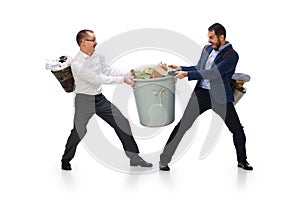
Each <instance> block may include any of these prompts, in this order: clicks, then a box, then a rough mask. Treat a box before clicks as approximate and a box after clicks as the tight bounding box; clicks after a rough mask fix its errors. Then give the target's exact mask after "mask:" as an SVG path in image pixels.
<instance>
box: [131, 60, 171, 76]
mask: <svg viewBox="0 0 300 200" xmlns="http://www.w3.org/2000/svg"><path fill="white" fill-rule="evenodd" d="M167 75H168V65H167V64H166V63H163V62H160V63H158V64H157V65H156V66H154V67H153V66H146V67H145V68H144V69H143V70H134V69H132V70H130V76H131V77H132V78H133V79H153V78H160V77H165V76H167Z"/></svg>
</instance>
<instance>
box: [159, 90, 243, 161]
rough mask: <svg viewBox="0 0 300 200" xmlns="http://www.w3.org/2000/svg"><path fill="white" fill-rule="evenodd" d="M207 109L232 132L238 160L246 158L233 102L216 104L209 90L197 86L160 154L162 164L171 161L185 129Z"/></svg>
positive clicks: (241, 127)
mask: <svg viewBox="0 0 300 200" xmlns="http://www.w3.org/2000/svg"><path fill="white" fill-rule="evenodd" d="M209 109H212V110H213V111H214V112H216V113H217V114H218V115H219V116H220V117H221V118H222V119H223V121H224V122H225V124H226V126H227V127H228V129H229V130H230V132H231V133H232V134H233V143H234V146H235V149H236V154H237V160H238V162H242V161H245V160H246V159H247V156H246V147H245V145H246V136H245V133H244V129H243V126H242V125H241V123H240V120H239V117H238V115H237V112H236V110H235V108H234V105H233V103H232V102H230V103H227V104H218V103H216V102H214V101H213V100H212V99H211V97H210V94H209V90H206V89H202V88H200V87H199V88H197V89H195V90H194V92H193V93H192V95H191V98H190V100H189V103H188V105H187V107H186V109H185V111H184V113H183V116H182V119H181V120H180V122H179V123H178V124H177V125H176V126H175V128H174V130H173V131H172V133H171V135H170V137H169V139H168V141H167V144H166V146H165V147H164V150H163V152H162V154H161V155H160V162H161V163H162V164H168V163H169V162H171V159H172V156H173V155H174V153H175V151H176V149H177V147H178V145H179V143H180V141H181V139H182V137H183V136H184V134H185V133H186V131H187V130H188V129H189V128H190V127H191V126H192V125H193V123H194V121H195V120H196V119H197V117H198V116H199V115H201V114H202V113H203V112H205V111H207V110H209Z"/></svg>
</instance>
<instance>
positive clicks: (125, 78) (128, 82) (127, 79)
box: [124, 76, 134, 86]
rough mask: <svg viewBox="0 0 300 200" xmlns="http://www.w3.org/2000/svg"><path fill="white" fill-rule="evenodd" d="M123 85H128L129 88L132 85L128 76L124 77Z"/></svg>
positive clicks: (132, 82)
mask: <svg viewBox="0 0 300 200" xmlns="http://www.w3.org/2000/svg"><path fill="white" fill-rule="evenodd" d="M124 83H126V84H128V85H130V86H132V85H134V81H133V80H132V79H131V78H130V77H128V76H125V77H124Z"/></svg>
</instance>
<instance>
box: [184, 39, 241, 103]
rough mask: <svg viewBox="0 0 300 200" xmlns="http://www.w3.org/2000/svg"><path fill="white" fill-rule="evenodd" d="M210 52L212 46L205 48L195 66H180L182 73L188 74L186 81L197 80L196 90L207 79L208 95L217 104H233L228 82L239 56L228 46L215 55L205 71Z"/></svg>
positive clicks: (230, 87) (231, 90)
mask: <svg viewBox="0 0 300 200" xmlns="http://www.w3.org/2000/svg"><path fill="white" fill-rule="evenodd" d="M212 50H213V49H212V45H209V46H207V47H206V48H204V50H203V51H202V54H201V57H200V60H199V62H198V64H197V65H195V66H190V67H184V66H181V68H182V70H183V71H187V72H188V80H198V82H197V84H196V88H197V87H200V86H199V85H200V81H201V79H209V80H210V87H211V90H210V94H211V97H212V98H213V100H214V101H216V102H217V103H219V104H225V103H228V102H233V101H234V97H233V88H232V86H231V84H230V81H231V77H232V75H233V74H234V72H235V68H236V65H237V62H238V60H239V55H238V53H237V52H236V51H235V50H233V48H232V45H231V44H229V45H228V46H227V47H225V48H224V49H223V50H222V51H221V52H220V53H219V54H218V55H217V57H216V58H215V60H214V65H213V66H212V68H211V69H209V70H205V64H206V61H207V58H208V56H209V54H210V53H211V51H212Z"/></svg>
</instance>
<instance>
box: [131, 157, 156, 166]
mask: <svg viewBox="0 0 300 200" xmlns="http://www.w3.org/2000/svg"><path fill="white" fill-rule="evenodd" d="M130 166H133V167H138V166H140V167H152V166H153V165H152V164H151V163H148V162H146V161H144V160H143V158H141V157H140V156H136V157H134V158H131V159H130Z"/></svg>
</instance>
